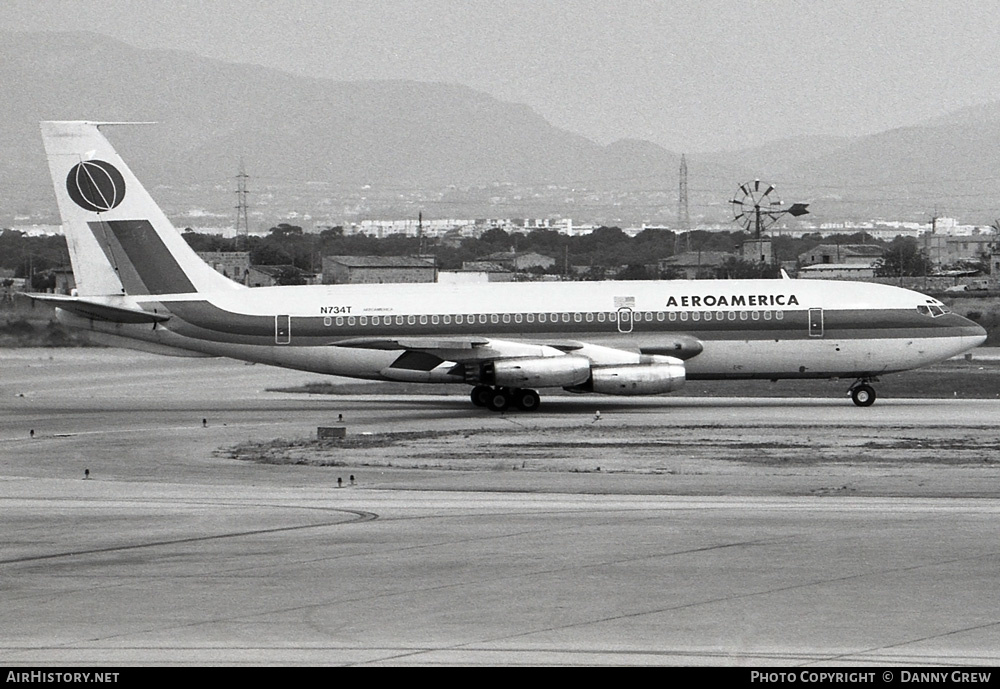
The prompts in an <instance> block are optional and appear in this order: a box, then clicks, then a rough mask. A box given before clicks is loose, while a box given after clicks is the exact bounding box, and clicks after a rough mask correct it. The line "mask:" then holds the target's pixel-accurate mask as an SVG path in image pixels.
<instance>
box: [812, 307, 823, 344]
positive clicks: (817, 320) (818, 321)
mask: <svg viewBox="0 0 1000 689" xmlns="http://www.w3.org/2000/svg"><path fill="white" fill-rule="evenodd" d="M809 337H823V309H809Z"/></svg>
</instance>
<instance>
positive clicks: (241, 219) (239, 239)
mask: <svg viewBox="0 0 1000 689" xmlns="http://www.w3.org/2000/svg"><path fill="white" fill-rule="evenodd" d="M249 178H250V176H249V175H248V174H247V173H246V169H245V167H244V165H243V158H240V172H239V174H238V175H236V248H237V249H238V250H239V249H242V250H244V251H248V250H249V249H250V222H249V220H248V212H247V210H248V206H247V194H248V193H249V192H248V191H247V180H248V179H249Z"/></svg>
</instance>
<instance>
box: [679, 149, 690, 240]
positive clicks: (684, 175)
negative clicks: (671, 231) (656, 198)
mask: <svg viewBox="0 0 1000 689" xmlns="http://www.w3.org/2000/svg"><path fill="white" fill-rule="evenodd" d="M679 176H680V190H679V193H678V195H677V227H678V229H680V230H684V231H687V230H690V229H691V214H690V213H689V212H688V163H687V158H685V157H684V154H683V153H682V154H681V171H680V175H679Z"/></svg>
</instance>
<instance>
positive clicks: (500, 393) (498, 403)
mask: <svg viewBox="0 0 1000 689" xmlns="http://www.w3.org/2000/svg"><path fill="white" fill-rule="evenodd" d="M486 406H487V407H489V409H490V411H507V407H509V406H510V392H508V391H507V390H505V389H503V388H496V389H494V390H492V391H491V392H490V394H489V395H487V397H486Z"/></svg>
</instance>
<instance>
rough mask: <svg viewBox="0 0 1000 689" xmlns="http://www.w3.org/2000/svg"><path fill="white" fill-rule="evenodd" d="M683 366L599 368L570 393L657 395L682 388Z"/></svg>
mask: <svg viewBox="0 0 1000 689" xmlns="http://www.w3.org/2000/svg"><path fill="white" fill-rule="evenodd" d="M684 380H685V370H684V363H683V362H682V361H680V360H678V359H675V360H674V361H673V362H670V363H653V364H632V365H629V366H603V367H601V368H595V369H594V370H593V371H591V376H590V380H588V381H587V382H586V383H584V384H583V385H578V386H574V387H573V388H572V389H571V391H572V392H599V393H601V394H604V395H659V394H662V393H664V392H673V391H674V390H679V389H680V388H681V387H683V386H684Z"/></svg>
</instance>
